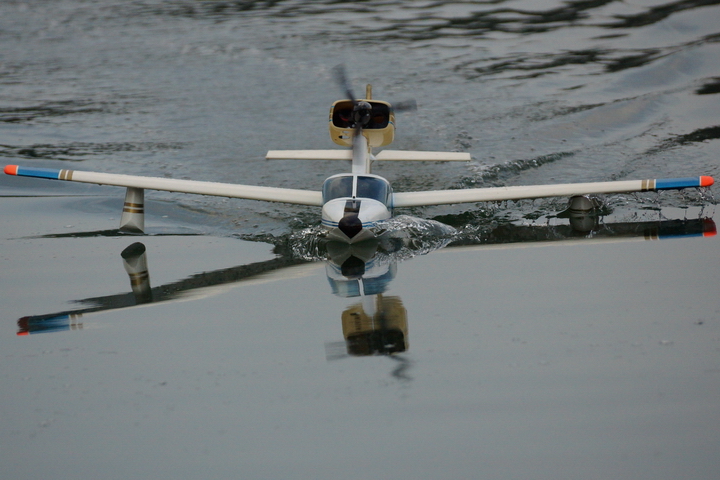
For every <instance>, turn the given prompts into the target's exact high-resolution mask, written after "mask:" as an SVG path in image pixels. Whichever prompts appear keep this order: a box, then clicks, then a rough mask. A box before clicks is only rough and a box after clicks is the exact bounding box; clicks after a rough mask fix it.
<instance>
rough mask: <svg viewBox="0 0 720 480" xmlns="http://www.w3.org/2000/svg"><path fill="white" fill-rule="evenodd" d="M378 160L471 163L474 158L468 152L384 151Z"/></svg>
mask: <svg viewBox="0 0 720 480" xmlns="http://www.w3.org/2000/svg"><path fill="white" fill-rule="evenodd" d="M375 159H376V160H382V161H386V160H401V161H402V160H411V161H412V160H415V161H424V162H469V161H470V160H471V159H472V158H471V157H470V154H469V153H466V152H415V151H403V150H383V151H382V152H380V153H378V154H377V155H375Z"/></svg>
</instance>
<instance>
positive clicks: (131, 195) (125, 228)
mask: <svg viewBox="0 0 720 480" xmlns="http://www.w3.org/2000/svg"><path fill="white" fill-rule="evenodd" d="M120 231H121V232H131V233H143V232H144V231H145V190H143V189H142V188H133V187H128V189H127V192H126V193H125V205H123V211H122V217H120Z"/></svg>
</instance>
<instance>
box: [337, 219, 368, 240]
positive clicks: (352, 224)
mask: <svg viewBox="0 0 720 480" xmlns="http://www.w3.org/2000/svg"><path fill="white" fill-rule="evenodd" d="M338 228H339V229H340V231H341V232H343V233H344V234H345V235H347V236H348V238H353V237H354V236H355V235H357V234H358V233H360V230H362V228H363V226H362V222H361V221H360V219H359V218H358V216H357V214H355V213H351V214H348V215H345V216H344V217H343V218H341V219H340V221H339V222H338Z"/></svg>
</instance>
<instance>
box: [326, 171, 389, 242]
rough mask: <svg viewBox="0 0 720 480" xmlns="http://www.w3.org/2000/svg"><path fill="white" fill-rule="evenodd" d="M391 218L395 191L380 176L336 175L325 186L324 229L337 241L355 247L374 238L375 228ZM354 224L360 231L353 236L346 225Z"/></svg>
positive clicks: (353, 233)
mask: <svg viewBox="0 0 720 480" xmlns="http://www.w3.org/2000/svg"><path fill="white" fill-rule="evenodd" d="M391 216H392V189H391V187H390V183H389V182H388V181H387V180H385V179H384V178H382V177H380V176H378V175H372V174H357V173H347V174H339V175H333V176H332V177H330V178H328V179H327V180H326V181H325V183H324V185H323V208H322V225H323V226H324V227H325V228H327V229H328V230H330V231H331V233H332V234H333V236H338V238H336V239H337V240H342V241H348V242H350V243H354V242H357V241H360V240H364V239H366V238H369V237H371V236H374V234H372V231H371V230H372V228H373V227H374V225H375V224H376V223H377V222H378V221H380V220H386V219H388V218H390V217H391ZM352 222H354V225H355V227H354V228H355V230H357V231H353V232H352V233H350V230H349V229H348V228H345V225H346V224H348V223H352ZM360 234H361V235H360ZM356 236H357V238H356Z"/></svg>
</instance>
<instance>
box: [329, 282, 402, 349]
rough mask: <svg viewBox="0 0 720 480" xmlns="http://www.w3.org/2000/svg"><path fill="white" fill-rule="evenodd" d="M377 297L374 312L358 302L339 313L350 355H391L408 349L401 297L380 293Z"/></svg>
mask: <svg viewBox="0 0 720 480" xmlns="http://www.w3.org/2000/svg"><path fill="white" fill-rule="evenodd" d="M376 301H377V302H376V305H375V306H376V308H377V311H376V312H374V313H373V312H366V311H365V309H364V308H363V306H362V304H360V303H358V304H356V305H351V306H350V307H348V308H347V309H346V310H345V311H344V312H343V313H342V328H343V336H344V337H345V342H346V345H347V352H348V354H349V355H353V356H366V355H392V354H395V353H400V352H404V351H406V350H407V348H408V341H407V331H408V327H407V310H405V307H404V306H403V304H402V301H401V300H400V298H399V297H383V296H382V295H378V296H377V298H376Z"/></svg>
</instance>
